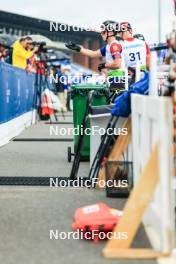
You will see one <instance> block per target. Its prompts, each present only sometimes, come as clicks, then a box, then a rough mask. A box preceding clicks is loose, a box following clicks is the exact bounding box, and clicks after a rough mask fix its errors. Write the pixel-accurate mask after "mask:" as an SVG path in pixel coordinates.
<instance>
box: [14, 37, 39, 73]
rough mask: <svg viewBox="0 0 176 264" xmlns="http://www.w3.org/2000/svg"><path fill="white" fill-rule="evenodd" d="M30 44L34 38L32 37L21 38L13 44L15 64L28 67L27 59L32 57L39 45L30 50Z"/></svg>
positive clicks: (24, 67) (23, 67)
mask: <svg viewBox="0 0 176 264" xmlns="http://www.w3.org/2000/svg"><path fill="white" fill-rule="evenodd" d="M30 45H32V38H30V37H25V38H21V39H20V40H17V41H16V42H15V43H14V44H13V53H12V64H13V66H16V67H19V68H22V69H26V66H27V59H29V58H31V57H32V56H33V54H34V53H35V52H36V51H37V50H38V48H37V47H34V48H33V50H28V49H30Z"/></svg>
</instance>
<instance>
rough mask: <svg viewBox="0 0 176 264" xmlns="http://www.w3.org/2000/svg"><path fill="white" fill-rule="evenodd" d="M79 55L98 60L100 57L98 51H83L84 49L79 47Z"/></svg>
mask: <svg viewBox="0 0 176 264" xmlns="http://www.w3.org/2000/svg"><path fill="white" fill-rule="evenodd" d="M80 53H81V54H83V55H85V56H88V57H90V58H100V57H101V56H102V55H101V52H100V50H99V49H98V50H90V49H85V48H83V47H81V50H80Z"/></svg>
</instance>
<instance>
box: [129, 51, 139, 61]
mask: <svg viewBox="0 0 176 264" xmlns="http://www.w3.org/2000/svg"><path fill="white" fill-rule="evenodd" d="M129 56H130V61H135V60H137V59H138V60H140V59H141V55H140V52H136V53H133V52H131V53H129Z"/></svg>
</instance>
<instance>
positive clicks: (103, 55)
mask: <svg viewBox="0 0 176 264" xmlns="http://www.w3.org/2000/svg"><path fill="white" fill-rule="evenodd" d="M100 52H101V56H102V57H105V56H106V47H102V48H101V49H100Z"/></svg>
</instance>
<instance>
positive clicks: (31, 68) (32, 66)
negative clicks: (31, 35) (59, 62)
mask: <svg viewBox="0 0 176 264" xmlns="http://www.w3.org/2000/svg"><path fill="white" fill-rule="evenodd" d="M33 49H34V45H33V43H32V42H30V43H29V45H28V48H27V50H28V51H33ZM26 71H27V72H34V73H36V72H37V54H34V55H33V56H32V57H30V58H29V59H28V60H27V67H26Z"/></svg>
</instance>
